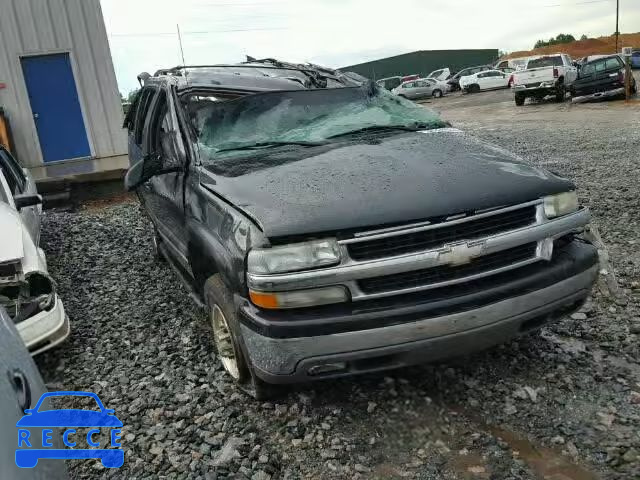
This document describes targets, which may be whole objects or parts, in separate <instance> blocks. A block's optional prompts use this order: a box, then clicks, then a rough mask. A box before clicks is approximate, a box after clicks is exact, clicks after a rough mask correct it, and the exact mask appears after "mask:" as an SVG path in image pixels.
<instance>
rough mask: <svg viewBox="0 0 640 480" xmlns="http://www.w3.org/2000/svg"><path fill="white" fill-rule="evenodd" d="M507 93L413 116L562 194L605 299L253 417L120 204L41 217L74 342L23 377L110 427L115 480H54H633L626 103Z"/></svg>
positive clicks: (85, 474) (636, 257)
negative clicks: (606, 278) (454, 354)
mask: <svg viewBox="0 0 640 480" xmlns="http://www.w3.org/2000/svg"><path fill="white" fill-rule="evenodd" d="M505 93H508V92H494V93H490V94H486V95H494V96H495V100H494V101H492V102H486V103H483V102H478V101H477V98H478V97H479V96H480V95H483V94H479V95H478V96H476V97H474V100H473V101H472V102H466V103H465V99H464V98H462V97H450V98H445V99H442V101H441V102H434V103H433V104H432V105H431V106H434V107H436V108H437V109H438V110H440V111H441V112H442V113H443V116H444V117H445V118H446V119H448V120H450V121H451V122H452V123H453V124H454V125H455V126H458V127H460V128H463V129H465V130H467V131H470V132H473V133H475V134H476V135H478V136H480V137H481V138H484V139H487V140H490V141H492V142H495V143H497V144H499V145H501V146H503V147H506V148H509V149H512V150H514V151H516V152H517V153H519V154H522V155H523V156H526V157H527V158H529V159H531V161H533V162H534V163H536V164H537V165H542V166H545V167H547V168H549V169H551V170H554V171H557V172H559V173H562V174H565V175H567V176H569V177H570V178H572V179H574V180H575V181H576V182H577V183H578V185H579V187H580V189H581V190H580V195H581V198H582V200H583V201H584V202H585V203H586V204H588V205H589V206H590V207H591V209H592V210H593V213H594V216H595V218H596V224H597V226H598V227H599V229H600V233H601V235H602V237H603V239H604V241H605V243H606V244H607V246H608V247H609V249H610V255H611V259H612V262H613V265H614V267H615V273H616V275H617V278H618V282H619V284H620V287H621V288H622V291H623V292H624V294H625V296H624V298H623V299H619V300H617V301H616V300H615V299H613V298H611V297H610V296H607V295H604V294H602V293H601V292H599V291H596V292H594V296H593V299H592V301H590V302H589V303H588V304H587V305H586V306H585V308H584V310H583V312H581V313H579V314H574V315H573V317H572V318H566V319H564V320H562V321H560V322H559V323H557V324H555V325H553V326H552V327H550V328H548V329H545V330H544V331H543V332H542V334H541V335H540V336H531V337H526V338H522V339H520V340H518V341H514V342H511V343H510V344H507V345H503V346H501V347H498V348H495V349H493V350H490V351H487V352H483V353H480V354H477V355H475V356H473V357H472V358H467V359H460V360H457V361H455V362H451V363H449V364H446V365H428V366H423V367H416V368H411V369H404V370H399V371H395V372H393V373H390V374H387V375H386V376H383V375H375V376H366V377H359V378H354V379H350V380H344V381H330V382H324V383H318V384H314V385H308V386H304V387H301V388H299V389H297V390H296V391H291V392H289V393H288V394H287V395H285V396H283V398H281V399H279V400H277V401H276V402H273V403H259V402H255V401H253V400H251V399H249V398H247V397H246V396H244V395H243V394H241V393H239V392H237V391H236V390H235V389H234V387H233V385H232V384H231V382H230V381H228V379H227V378H226V376H225V375H224V374H223V372H222V369H221V366H220V365H219V363H218V362H217V360H216V358H215V356H214V355H213V354H212V353H211V349H210V346H209V340H208V331H207V327H206V324H205V322H204V321H203V313H202V312H201V311H200V310H198V308H197V307H195V306H194V304H193V303H192V301H191V300H190V299H189V297H188V296H187V294H186V291H185V290H184V289H183V287H182V286H181V285H180V283H179V282H178V280H177V279H176V277H175V276H174V275H173V273H172V271H171V270H170V269H169V267H167V266H166V265H164V264H159V263H157V262H155V261H154V260H153V258H152V255H151V250H152V248H151V232H150V229H149V228H148V226H147V225H146V223H145V221H144V218H143V217H142V215H141V213H140V210H139V208H138V205H137V203H136V202H135V201H133V199H131V198H125V199H119V201H117V202H109V203H92V204H87V205H85V206H83V207H82V208H81V209H78V210H76V211H69V212H65V211H49V212H47V215H46V217H45V221H44V227H43V242H44V247H45V249H46V250H47V251H48V255H49V262H50V271H51V273H52V274H53V275H54V276H55V277H56V279H57V280H58V282H59V287H60V293H61V295H62V298H63V300H64V302H65V306H66V308H67V310H68V313H69V316H70V318H71V321H72V328H73V331H72V337H71V339H70V340H69V341H68V343H67V344H66V346H65V347H64V348H61V349H58V350H55V351H53V352H51V353H48V354H45V355H44V356H41V357H40V358H39V360H38V361H39V363H40V366H41V368H42V372H43V375H44V377H45V380H46V381H47V382H49V383H50V384H52V387H53V388H56V389H62V388H64V389H68V390H91V391H94V392H96V393H98V394H99V395H100V397H101V399H102V400H103V402H104V403H105V405H106V406H107V407H108V408H113V409H115V411H116V414H117V415H118V417H119V418H120V419H121V420H122V421H123V423H124V425H125V428H124V433H125V435H124V436H123V447H124V448H125V450H126V458H125V464H124V466H123V467H122V468H121V469H119V470H106V469H103V468H102V467H101V465H100V464H99V462H95V463H93V461H81V462H73V463H70V464H69V467H70V470H71V474H72V476H73V477H74V478H94V477H114V478H116V477H117V478H130V479H131V478H205V479H216V478H218V479H219V478H241V479H242V478H249V479H252V480H264V479H268V478H273V479H276V478H286V479H288V478H291V479H293V478H349V479H353V478H363V479H364V478H420V479H441V478H444V479H476V478H477V479H489V478H492V479H500V480H502V479H543V478H544V479H549V480H589V479H596V478H605V479H630V478H640V365H639V364H638V361H639V359H640V352H639V348H638V339H639V338H640V284H639V283H638V282H639V280H640V276H639V273H640V249H639V248H638V247H639V245H640V235H639V233H640V192H639V190H640V182H639V179H640V155H639V153H638V152H640V113H639V112H640V109H639V105H638V104H637V103H636V104H632V105H625V104H623V103H621V102H616V103H608V104H596V105H580V106H571V105H569V104H562V105H557V104H554V103H541V104H535V105H527V106H525V107H523V108H518V109H516V108H515V106H513V103H512V100H511V98H510V97H507V96H504V97H499V95H504V94H505ZM461 98H462V100H461ZM501 98H503V100H501Z"/></svg>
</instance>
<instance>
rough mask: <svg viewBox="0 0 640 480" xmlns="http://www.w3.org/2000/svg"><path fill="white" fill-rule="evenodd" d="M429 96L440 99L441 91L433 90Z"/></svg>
mask: <svg viewBox="0 0 640 480" xmlns="http://www.w3.org/2000/svg"><path fill="white" fill-rule="evenodd" d="M431 95H433V96H434V97H435V98H440V97H442V90H439V89H437V90H434V91H433V92H431Z"/></svg>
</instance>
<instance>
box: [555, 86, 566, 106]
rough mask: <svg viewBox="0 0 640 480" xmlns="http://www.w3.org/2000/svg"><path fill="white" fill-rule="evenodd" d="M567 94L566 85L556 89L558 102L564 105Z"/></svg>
mask: <svg viewBox="0 0 640 480" xmlns="http://www.w3.org/2000/svg"><path fill="white" fill-rule="evenodd" d="M566 93H567V89H566V88H565V86H564V85H558V86H557V87H556V102H558V103H562V102H564V97H565V94H566Z"/></svg>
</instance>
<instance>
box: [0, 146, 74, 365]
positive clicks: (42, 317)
mask: <svg viewBox="0 0 640 480" xmlns="http://www.w3.org/2000/svg"><path fill="white" fill-rule="evenodd" d="M41 205H42V197H40V195H38V192H37V191H36V187H35V183H34V181H33V179H32V178H31V176H30V175H29V173H28V172H27V171H26V170H25V169H23V168H22V167H21V166H20V165H19V164H18V163H17V162H16V160H15V159H14V158H13V157H12V156H11V154H10V153H9V152H8V151H7V150H6V149H4V148H3V147H2V146H0V232H2V234H0V305H1V306H3V307H5V309H6V310H7V311H8V312H9V315H10V316H11V318H12V319H13V321H14V323H15V324H16V327H17V329H18V331H19V332H20V335H21V336H22V339H23V340H24V342H25V344H26V345H27V348H28V349H29V351H30V352H31V354H32V355H37V354H38V353H42V352H44V351H45V350H48V349H50V348H52V347H54V346H55V345H58V344H59V343H60V342H62V341H63V340H64V339H65V338H67V336H68V335H69V319H68V318H67V315H66V314H65V311H64V307H63V305H62V302H61V301H60V298H59V297H58V295H57V293H56V284H55V282H54V281H53V279H52V278H51V277H50V276H49V274H48V273H47V260H46V257H45V254H44V251H43V250H42V249H41V248H40V247H39V245H38V244H39V240H40V214H41V212H42V206H41Z"/></svg>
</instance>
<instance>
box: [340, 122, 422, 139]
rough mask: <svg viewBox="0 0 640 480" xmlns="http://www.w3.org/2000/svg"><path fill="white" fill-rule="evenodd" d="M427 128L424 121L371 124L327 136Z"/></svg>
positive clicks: (414, 130) (412, 130)
mask: <svg viewBox="0 0 640 480" xmlns="http://www.w3.org/2000/svg"><path fill="white" fill-rule="evenodd" d="M427 128H429V126H428V125H427V124H426V123H420V124H416V125H415V126H407V125H388V126H372V127H364V128H357V129H356V130H351V131H350V132H344V133H338V134H337V135H331V136H330V137H329V138H337V137H344V136H346V135H353V134H355V133H365V132H385V131H393V130H401V131H405V132H417V131H419V130H425V129H427Z"/></svg>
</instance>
